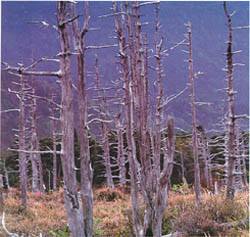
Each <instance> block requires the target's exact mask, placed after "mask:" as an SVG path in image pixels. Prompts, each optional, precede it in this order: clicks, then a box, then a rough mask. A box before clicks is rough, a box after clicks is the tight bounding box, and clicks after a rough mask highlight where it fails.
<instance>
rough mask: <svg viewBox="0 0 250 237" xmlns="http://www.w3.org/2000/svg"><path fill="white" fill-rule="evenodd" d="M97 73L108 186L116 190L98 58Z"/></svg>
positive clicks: (105, 104) (105, 100)
mask: <svg viewBox="0 0 250 237" xmlns="http://www.w3.org/2000/svg"><path fill="white" fill-rule="evenodd" d="M95 73H96V89H97V94H98V107H99V113H100V122H101V128H102V146H103V151H104V154H103V158H104V164H105V168H106V177H107V186H108V187H109V188H114V181H113V178H112V170H111V161H110V151H109V137H108V132H109V130H108V126H107V122H108V120H107V119H108V118H107V98H106V95H102V93H101V91H104V93H105V90H102V89H101V87H100V78H99V65H98V58H97V56H96V63H95Z"/></svg>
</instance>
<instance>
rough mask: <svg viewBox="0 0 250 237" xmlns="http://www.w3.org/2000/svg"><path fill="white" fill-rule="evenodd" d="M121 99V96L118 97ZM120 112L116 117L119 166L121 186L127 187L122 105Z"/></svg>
mask: <svg viewBox="0 0 250 237" xmlns="http://www.w3.org/2000/svg"><path fill="white" fill-rule="evenodd" d="M118 97H119V95H118ZM119 107H120V111H119V113H118V114H117V116H116V120H115V126H116V134H117V140H118V142H117V162H118V164H119V173H120V175H119V185H120V186H123V185H126V183H127V180H126V158H125V151H124V144H123V142H124V141H123V140H124V139H123V128H124V126H123V124H122V121H121V116H122V105H121V104H120V105H119Z"/></svg>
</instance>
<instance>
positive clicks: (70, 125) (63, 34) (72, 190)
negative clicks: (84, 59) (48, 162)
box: [57, 2, 88, 237]
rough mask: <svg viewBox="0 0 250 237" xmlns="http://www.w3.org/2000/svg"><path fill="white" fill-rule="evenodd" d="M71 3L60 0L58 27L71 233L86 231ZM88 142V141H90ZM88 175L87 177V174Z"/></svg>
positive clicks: (64, 175)
mask: <svg viewBox="0 0 250 237" xmlns="http://www.w3.org/2000/svg"><path fill="white" fill-rule="evenodd" d="M66 9H67V3H66V2H57V18H58V30H59V35H60V46H61V57H60V71H61V72H62V75H61V77H60V79H61V90H62V102H61V106H62V112H61V122H62V124H61V125H62V156H61V160H62V168H63V181H64V201H65V207H66V210H67V216H68V224H69V229H70V231H71V236H73V237H80V236H86V235H85V231H86V230H85V228H84V220H83V214H82V207H81V202H80V201H79V197H78V192H77V180H76V167H75V160H74V159H75V154H74V110H73V86H72V80H71V70H70V66H71V65H70V54H69V51H70V39H69V31H68V24H67V18H66V16H67V10H66ZM87 142H88V141H87ZM85 179H87V177H85Z"/></svg>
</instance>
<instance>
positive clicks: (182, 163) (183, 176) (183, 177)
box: [181, 148, 188, 184]
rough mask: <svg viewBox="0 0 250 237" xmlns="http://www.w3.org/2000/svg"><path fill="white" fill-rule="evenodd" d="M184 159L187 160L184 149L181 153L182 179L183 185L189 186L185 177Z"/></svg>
mask: <svg viewBox="0 0 250 237" xmlns="http://www.w3.org/2000/svg"><path fill="white" fill-rule="evenodd" d="M184 159H185V152H184V149H183V148H182V151H181V179H182V182H183V184H188V183H187V180H186V177H185V166H184Z"/></svg>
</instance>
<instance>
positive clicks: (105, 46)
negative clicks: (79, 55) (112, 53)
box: [85, 44, 118, 50]
mask: <svg viewBox="0 0 250 237" xmlns="http://www.w3.org/2000/svg"><path fill="white" fill-rule="evenodd" d="M117 46H118V44H111V45H100V46H87V47H85V49H86V50H87V49H106V48H111V47H117Z"/></svg>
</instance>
